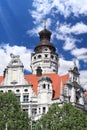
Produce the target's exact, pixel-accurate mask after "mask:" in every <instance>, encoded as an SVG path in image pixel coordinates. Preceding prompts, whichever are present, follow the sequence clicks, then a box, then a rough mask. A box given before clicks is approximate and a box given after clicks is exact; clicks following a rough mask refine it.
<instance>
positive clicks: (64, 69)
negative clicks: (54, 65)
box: [58, 58, 79, 75]
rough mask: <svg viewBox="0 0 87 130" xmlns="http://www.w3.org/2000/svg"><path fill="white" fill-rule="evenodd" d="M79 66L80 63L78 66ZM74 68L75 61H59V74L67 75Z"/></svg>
mask: <svg viewBox="0 0 87 130" xmlns="http://www.w3.org/2000/svg"><path fill="white" fill-rule="evenodd" d="M77 65H78V66H79V63H78V64H77ZM73 66H74V63H73V61H67V60H65V59H63V58H61V59H60V60H59V72H58V73H59V74H60V75H63V74H67V73H68V70H69V69H70V68H72V67H73Z"/></svg>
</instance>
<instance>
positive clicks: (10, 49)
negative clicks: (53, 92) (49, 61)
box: [0, 44, 32, 75]
mask: <svg viewBox="0 0 87 130" xmlns="http://www.w3.org/2000/svg"><path fill="white" fill-rule="evenodd" d="M31 52H32V50H30V49H27V48H26V47H24V46H9V44H2V45H1V46H0V75H2V74H3V71H4V69H5V68H6V67H7V65H8V63H9V62H10V60H11V58H10V53H13V54H15V55H20V59H21V61H22V62H23V65H24V68H25V69H26V70H29V71H31V68H30V60H31Z"/></svg>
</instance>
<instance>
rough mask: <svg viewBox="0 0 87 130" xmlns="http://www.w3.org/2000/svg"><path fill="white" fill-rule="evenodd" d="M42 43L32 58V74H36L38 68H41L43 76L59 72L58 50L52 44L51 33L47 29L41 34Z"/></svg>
mask: <svg viewBox="0 0 87 130" xmlns="http://www.w3.org/2000/svg"><path fill="white" fill-rule="evenodd" d="M39 38H40V42H39V44H37V46H36V47H35V48H34V53H33V54H32V56H31V69H32V73H33V74H36V70H37V68H38V67H41V69H42V74H46V73H57V72H58V60H59V59H58V54H57V53H56V48H55V47H54V45H53V44H52V43H51V42H50V38H51V32H50V31H49V30H47V29H46V28H45V27H44V29H43V30H42V31H40V32H39Z"/></svg>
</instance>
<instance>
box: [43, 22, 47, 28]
mask: <svg viewBox="0 0 87 130" xmlns="http://www.w3.org/2000/svg"><path fill="white" fill-rule="evenodd" d="M46 22H47V20H43V23H44V29H46Z"/></svg>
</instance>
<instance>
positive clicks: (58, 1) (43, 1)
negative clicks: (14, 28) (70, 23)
mask: <svg viewBox="0 0 87 130" xmlns="http://www.w3.org/2000/svg"><path fill="white" fill-rule="evenodd" d="M32 6H33V7H34V10H33V11H31V10H29V12H31V14H32V17H33V18H34V19H35V21H36V22H37V21H39V20H41V19H43V18H44V17H45V16H46V15H47V14H52V15H53V14H58V12H60V13H61V14H62V15H64V16H65V17H68V16H70V15H71V13H73V14H74V15H75V16H79V14H83V15H87V0H33V5H32ZM37 16H38V17H37Z"/></svg>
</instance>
